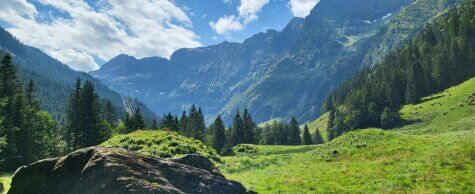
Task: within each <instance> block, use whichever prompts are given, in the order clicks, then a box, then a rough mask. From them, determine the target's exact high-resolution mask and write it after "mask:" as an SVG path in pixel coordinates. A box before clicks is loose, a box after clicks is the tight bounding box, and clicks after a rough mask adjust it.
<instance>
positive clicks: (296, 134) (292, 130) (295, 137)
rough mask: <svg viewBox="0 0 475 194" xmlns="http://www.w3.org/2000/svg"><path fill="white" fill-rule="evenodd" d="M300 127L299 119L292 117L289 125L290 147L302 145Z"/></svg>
mask: <svg viewBox="0 0 475 194" xmlns="http://www.w3.org/2000/svg"><path fill="white" fill-rule="evenodd" d="M300 133H301V132H300V127H299V123H298V122H297V119H295V117H292V119H291V120H290V125H289V144H290V145H300V143H301V142H300Z"/></svg>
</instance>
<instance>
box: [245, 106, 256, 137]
mask: <svg viewBox="0 0 475 194" xmlns="http://www.w3.org/2000/svg"><path fill="white" fill-rule="evenodd" d="M242 122H243V132H244V137H243V143H254V142H255V141H254V128H255V124H254V122H253V121H252V117H251V115H250V114H249V112H248V110H247V109H244V112H243V114H242Z"/></svg>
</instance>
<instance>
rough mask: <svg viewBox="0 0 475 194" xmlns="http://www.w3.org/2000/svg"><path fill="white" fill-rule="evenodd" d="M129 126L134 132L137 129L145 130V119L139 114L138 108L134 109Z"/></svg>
mask: <svg viewBox="0 0 475 194" xmlns="http://www.w3.org/2000/svg"><path fill="white" fill-rule="evenodd" d="M131 125H132V131H136V130H138V129H145V119H144V118H143V116H142V113H141V112H140V108H139V107H137V108H135V111H134V115H132V118H131Z"/></svg>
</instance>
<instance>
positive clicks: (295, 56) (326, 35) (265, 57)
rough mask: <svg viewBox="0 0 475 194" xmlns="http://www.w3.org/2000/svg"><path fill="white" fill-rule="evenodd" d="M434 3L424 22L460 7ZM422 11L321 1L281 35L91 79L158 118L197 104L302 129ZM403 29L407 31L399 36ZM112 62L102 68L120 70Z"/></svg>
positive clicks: (391, 1)
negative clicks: (295, 120)
mask: <svg viewBox="0 0 475 194" xmlns="http://www.w3.org/2000/svg"><path fill="white" fill-rule="evenodd" d="M439 1H444V2H445V4H443V3H440V2H438V3H437V5H439V7H437V8H430V9H431V10H433V11H431V12H424V11H422V12H419V13H420V14H422V15H423V18H430V17H432V16H434V15H436V13H437V12H439V11H440V10H443V8H444V7H447V6H448V5H449V4H455V3H456V2H457V1H460V0H439ZM413 4H415V5H413ZM419 4H422V5H429V4H434V3H433V2H432V1H430V0H419V1H414V2H413V0H361V1H353V0H322V1H320V3H318V4H317V6H316V7H315V8H314V9H313V10H312V12H311V14H310V15H309V16H308V17H307V18H294V19H292V20H291V21H290V22H289V24H288V25H287V26H286V28H285V29H283V31H282V32H278V31H274V30H269V31H267V32H266V33H259V34H256V35H254V36H253V37H251V38H249V39H247V40H245V41H244V42H243V43H228V42H224V43H221V44H218V45H213V46H209V47H202V48H194V49H180V50H178V51H176V52H175V53H174V54H173V55H172V56H171V58H170V60H169V61H163V60H161V61H160V62H155V63H153V65H148V66H147V71H146V72H148V74H147V73H146V72H145V71H142V70H141V69H142V67H143V66H145V61H146V60H148V59H140V60H137V59H134V61H135V62H126V63H124V66H126V68H127V69H128V73H124V72H121V71H106V70H104V69H102V68H101V69H100V70H98V71H96V72H93V73H92V74H93V75H94V76H95V77H97V78H99V79H100V80H103V81H104V82H105V83H106V84H107V85H109V86H111V87H112V88H114V89H116V90H118V91H121V92H125V93H130V94H132V95H134V96H136V97H137V98H138V99H140V100H143V101H145V102H146V103H147V105H149V106H150V107H151V108H152V109H153V110H155V111H157V112H158V113H163V112H168V111H171V112H175V113H180V112H181V111H182V110H183V109H186V108H188V107H189V106H190V105H191V104H193V103H194V104H198V105H199V106H201V107H203V108H204V113H205V115H206V116H207V118H211V119H210V120H212V118H213V116H215V115H217V114H221V115H223V117H224V119H225V120H226V121H227V123H229V121H230V119H231V118H232V116H233V115H232V114H234V113H235V110H236V109H238V108H240V109H243V108H248V109H249V111H250V113H251V114H252V115H253V118H254V119H255V120H256V121H257V122H261V121H267V120H270V119H275V118H281V119H288V118H289V117H291V116H296V117H297V118H298V120H299V121H301V122H303V121H307V120H310V119H314V118H315V117H317V116H318V115H319V114H320V106H321V103H322V101H323V100H324V99H325V98H326V97H327V96H328V94H329V93H330V92H331V91H332V90H333V89H334V88H335V87H337V86H338V85H339V84H340V83H341V82H342V81H344V80H345V79H346V78H348V77H349V76H351V75H352V74H354V73H355V72H357V71H358V70H359V69H360V68H361V67H362V66H366V65H372V64H374V63H375V62H376V61H377V59H378V58H379V55H384V54H385V53H387V52H388V50H389V49H390V48H391V47H393V46H394V45H396V44H397V42H398V41H404V40H405V37H408V36H409V35H410V33H411V32H413V31H415V30H416V29H417V26H421V25H423V23H421V22H416V23H411V22H412V21H416V18H417V17H422V16H417V15H409V16H408V15H407V13H410V10H409V11H407V10H405V8H406V7H409V8H411V9H412V8H414V7H416V8H420V9H421V10H422V9H424V10H425V9H426V8H425V7H424V6H421V5H419ZM416 12H417V11H416ZM414 13H415V12H414ZM401 14H402V15H403V16H399V15H401ZM393 18H396V19H397V20H396V21H395V22H393ZM402 18H404V19H405V20H403V19H402ZM406 20H407V24H406V25H401V23H400V21H406ZM412 25H413V26H412ZM394 26H396V27H394ZM398 26H399V27H398ZM404 26H412V27H411V28H410V29H408V30H399V29H402V27H404ZM393 34H402V35H401V36H393ZM114 61H116V60H115V59H114V60H112V61H111V63H110V64H109V63H108V64H107V66H115V65H114V64H118V63H117V62H114ZM125 64H128V65H125Z"/></svg>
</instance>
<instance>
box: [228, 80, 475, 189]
mask: <svg viewBox="0 0 475 194" xmlns="http://www.w3.org/2000/svg"><path fill="white" fill-rule="evenodd" d="M422 101H423V102H422V103H420V104H415V105H407V106H405V107H404V108H403V109H402V110H401V115H402V118H403V119H404V120H405V121H406V123H408V124H407V125H405V126H402V127H400V128H396V129H393V130H386V131H385V130H381V129H363V130H357V131H352V132H349V133H346V134H344V135H342V136H340V137H338V138H337V139H335V140H334V141H332V142H329V143H325V144H322V145H318V146H257V145H245V147H246V148H242V149H238V150H236V149H235V152H236V153H237V154H236V156H230V157H223V161H224V162H223V163H222V164H220V169H221V170H222V171H223V172H224V173H225V175H226V176H227V177H228V178H230V179H233V180H237V181H240V182H242V183H243V184H244V185H245V186H246V187H247V188H248V189H252V190H255V191H257V192H259V193H314V192H315V193H320V192H330V191H333V192H345V193H350V192H351V193H367V192H370V193H371V192H381V193H406V192H409V193H440V192H441V193H452V192H454V193H474V192H475V78H474V79H471V80H469V81H467V82H465V83H463V84H461V85H459V86H456V87H452V88H450V89H448V90H446V91H444V92H441V93H439V94H435V95H432V96H429V97H427V98H424V99H423V100H422ZM324 117H325V115H324V116H323V117H322V118H320V119H317V120H316V121H315V122H312V123H310V124H309V127H310V128H311V129H313V130H314V129H315V128H316V127H315V126H318V129H319V130H322V129H324V126H325V125H324V122H322V120H324ZM322 132H324V130H322ZM239 151H241V152H239Z"/></svg>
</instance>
